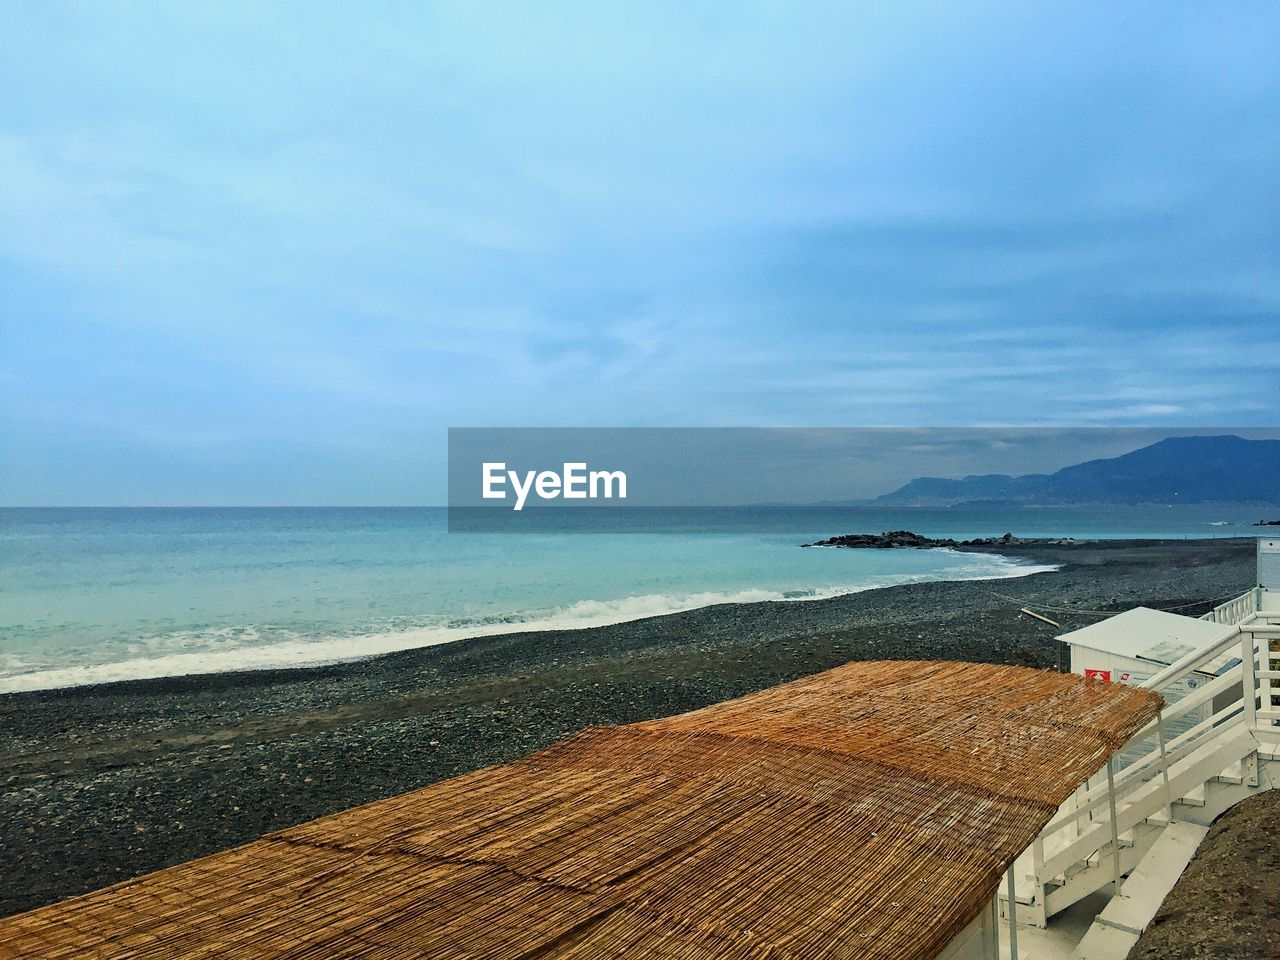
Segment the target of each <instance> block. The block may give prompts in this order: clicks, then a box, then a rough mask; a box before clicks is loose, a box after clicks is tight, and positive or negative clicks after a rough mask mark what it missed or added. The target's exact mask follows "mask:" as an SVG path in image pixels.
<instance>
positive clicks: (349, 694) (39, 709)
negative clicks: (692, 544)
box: [0, 540, 1254, 914]
mask: <svg viewBox="0 0 1280 960" xmlns="http://www.w3.org/2000/svg"><path fill="white" fill-rule="evenodd" d="M992 552H994V551H992ZM998 552H1000V553H1003V554H1013V555H1018V556H1022V557H1025V558H1027V559H1029V560H1035V561H1039V562H1051V563H1058V564H1062V569H1061V570H1059V571H1057V572H1054V573H1043V574H1035V575H1033V576H1030V577H1024V578H1021V579H1013V580H1000V581H971V582H953V583H935V584H912V585H907V586H901V587H890V588H887V589H882V590H874V591H868V592H865V593H857V594H850V595H847V596H843V597H836V598H833V599H829V600H819V601H812V602H805V603H756V604H724V605H720V606H714V607H706V608H703V609H701V610H694V611H690V612H688V613H680V614H673V615H670V616H664V617H655V618H650V619H646V620H638V621H633V622H631V623H625V624H617V625H614V626H611V627H602V628H597V629H589V630H577V631H558V632H546V633H521V634H511V635H506V636H500V637H487V638H481V639H476V640H469V641H461V642H458V643H452V644H448V645H445V646H438V647H429V648H424V649H421V650H413V651H406V652H403V653H397V654H391V655H388V656H384V657H379V658H375V659H371V660H366V661H362V662H357V663H349V664H343V665H338V666H330V667H320V668H314V669H308V670H291V671H271V672H258V673H242V674H221V675H213V676H202V677H187V678H177V679H168V680H145V681H135V682H130V683H119V684H110V685H103V686H99V687H84V688H76V689H71V690H63V691H49V692H37V693H26V694H11V695H8V696H4V697H0V771H3V772H2V773H0V790H2V791H3V793H2V794H0V863H2V864H4V869H3V871H2V872H0V914H8V913H13V912H17V911H21V910H26V909H30V908H32V907H35V906H39V905H41V904H44V903H49V902H51V901H55V900H59V899H62V898H64V897H69V896H72V895H74V894H78V893H83V892H85V891H88V890H92V889H95V888H97V887H101V886H104V885H106V884H108V883H112V882H115V881H118V880H123V879H126V878H129V877H133V876H136V875H139V874H142V873H147V872H150V871H152V870H156V869H158V868H160V867H164V866H168V865H170V864H173V863H178V862H181V861H184V860H189V859H191V858H193V857H197V856H200V855H203V854H207V853H212V852H214V851H217V850H222V849H225V848H227V847H231V846H235V845H237V844H240V843H244V842H246V841H249V840H252V839H254V838H256V837H258V836H260V835H262V834H264V833H266V832H269V831H272V830H277V829H280V828H283V827H285V826H289V825H292V824H295V823H299V822H301V821H304V820H308V819H311V818H314V817H318V816H322V815H324V814H327V813H332V812H334V811H337V810H341V809H345V808H347V807H351V806H354V805H356V804H360V803H365V802H368V801H371V800H376V799H380V798H383V797H387V796H391V795H394V794H397V793H401V792H403V791H405V790H410V789H413V788H415V787H420V786H424V785H426V784H430V783H434V782H436V781H438V780H442V779H445V778H447V777H452V776H456V775H458V774H461V773H465V772H468V771H471V770H474V769H477V768H479V767H483V766H487V765H490V764H495V763H503V762H506V761H509V760H513V759H516V758H517V757H520V756H523V755H525V754H528V753H530V752H532V751H534V750H538V749H540V748H542V747H546V746H548V745H550V744H552V743H555V742H556V741H559V740H562V739H564V738H565V737H567V736H569V735H571V734H573V733H575V732H577V731H578V730H581V729H583V728H584V727H590V726H599V725H605V724H615V723H628V722H632V721H637V720H645V719H650V718H653V717H658V716H664V715H668V714H672V713H679V712H681V711H685V710H692V709H695V708H697V707H702V706H705V705H707V704H709V703H714V702H717V701H720V700H725V699H729V698H731V697H735V696H739V695H741V694H744V693H748V692H750V691H753V690H758V689H760V688H763V687H767V686H771V685H774V684H777V683H781V682H783V681H786V680H791V679H794V678H796V677H799V676H802V675H804V674H808V673H813V672H816V671H819V670H824V669H827V668H829V667H832V666H836V665H838V664H841V663H845V662H847V661H849V660H860V659H874V658H883V657H888V658H921V659H930V658H931V659H956V660H972V661H984V662H998V663H1014V664H1022V665H1028V666H1039V667H1055V666H1056V665H1057V663H1058V646H1059V644H1057V642H1056V641H1055V640H1054V636H1055V635H1056V634H1057V633H1058V632H1059V631H1058V630H1055V629H1054V628H1053V627H1050V626H1048V625H1046V624H1044V623H1041V622H1039V621H1036V620H1033V619H1031V618H1029V617H1026V616H1022V615H1020V614H1019V613H1018V612H1017V611H1018V608H1019V607H1021V606H1024V605H1025V606H1030V607H1032V608H1039V609H1041V610H1044V609H1046V608H1049V607H1053V608H1066V609H1067V610H1072V611H1097V610H1123V609H1127V608H1129V607H1132V606H1135V605H1137V604H1145V605H1147V606H1155V607H1162V608H1166V609H1168V608H1180V612H1184V613H1190V614H1198V613H1200V612H1202V611H1203V610H1205V609H1208V606H1210V605H1211V604H1208V603H1207V602H1206V601H1209V600H1211V599H1213V598H1220V597H1225V596H1227V595H1231V596H1234V595H1235V594H1238V593H1240V592H1241V591H1243V590H1244V589H1246V588H1247V587H1249V586H1250V585H1251V584H1252V582H1253V575H1254V572H1253V541H1252V540H1234V541H1232V540H1213V541H1124V542H1111V543H1106V542H1103V543H1092V544H1089V543H1081V544H1077V545H1072V546H1052V547H1048V546H1036V547H1028V546H1021V547H1014V548H1001V549H1000V550H999V551H998ZM997 594H1001V595H1004V596H999V595H997ZM1009 597H1012V598H1016V599H1008V598H1009ZM1188 604H1190V605H1191V606H1186V605H1188ZM1048 615H1049V616H1050V617H1052V618H1053V619H1055V620H1058V621H1060V622H1061V623H1062V626H1063V629H1064V630H1065V629H1071V628H1074V627H1078V626H1083V625H1085V624H1087V623H1092V622H1095V621H1096V620H1097V619H1098V616H1097V615H1095V614H1089V613H1084V612H1067V613H1060V612H1050V613H1049V614H1048Z"/></svg>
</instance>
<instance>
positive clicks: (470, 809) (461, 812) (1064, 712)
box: [0, 661, 1161, 960]
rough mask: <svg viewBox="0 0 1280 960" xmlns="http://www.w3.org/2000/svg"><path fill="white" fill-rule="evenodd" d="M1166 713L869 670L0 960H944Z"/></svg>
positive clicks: (417, 798)
mask: <svg viewBox="0 0 1280 960" xmlns="http://www.w3.org/2000/svg"><path fill="white" fill-rule="evenodd" d="M1160 702H1161V701H1160V698H1159V697H1158V696H1157V695H1156V694H1153V693H1149V692H1147V691H1144V690H1140V689H1136V688H1132V687H1125V686H1122V685H1119V684H1109V683H1103V682H1099V681H1096V680H1091V679H1088V678H1085V677H1081V676H1077V675H1071V674H1058V673H1052V672H1048V671H1041V670H1029V669H1024V668H1020V667H1006V666H991V665H984V664H964V663H947V662H924V663H922V662H918V661H872V662H858V663H851V664H848V665H846V666H843V667H839V668H837V669H835V670H829V671H827V672H825V673H820V674H816V675H814V676H810V677H806V678H804V679H802V680H798V681H796V682H794V683H788V684H785V685H783V686H779V687H774V688H772V689H769V690H764V691H761V692H759V693H754V694H751V695H749V696H745V697H742V698H740V699H737V700H731V701H729V702H727V703H721V704H717V705H715V706H711V707H707V708H705V709H702V710H697V711H694V712H692V713H686V714H681V715H679V716H675V717H669V718H667V719H663V720H654V721H649V722H645V723H637V724H631V725H628V726H622V727H608V728H602V729H593V730H587V731H585V732H583V733H581V734H579V735H577V736H575V737H573V738H571V739H569V740H567V741H565V742H563V743H561V744H559V745H557V746H555V747H552V748H551V749H548V750H545V751H543V752H541V753H537V754H533V755H532V756H529V757H527V758H525V759H523V760H520V761H518V762H515V763H510V764H507V765H505V766H499V767H491V768H488V769H485V770H480V771H478V772H476V773H472V774H469V775H467V776H463V777H458V778H456V779H453V780H448V781H445V782H442V783H438V784H435V785H433V786H430V787H427V788H425V789H422V790H417V791H415V792H412V793H407V794H404V795H401V796H398V797H393V798H391V799H388V800H381V801H378V802H376V803H371V804H368V805H366V806H363V807H357V808H355V809H353V810H348V811H345V812H343V813H339V814H335V815H333V816H329V817H325V818H323V819H320V820H314V821H312V822H310V823H304V824H302V825H300V826H297V827H292V828H290V829H287V830H283V831H280V832H279V833H275V834H271V835H268V836H266V837H264V838H262V839H260V840H257V841H255V842H253V843H250V844H248V845H246V846H243V847H239V848H237V849H234V850H230V851H227V852H225V853H220V854H216V855H213V856H209V857H205V858H203V859H201V860H196V861H193V862H191V863H186V864H182V865H180V866H175V867H171V868H169V869H166V870H161V871H159V872H157V873H153V874H150V875H147V876H144V877H140V878H138V879H136V880H132V881H128V882H125V883H120V884H117V885H115V886H112V887H108V888H106V889H104V890H100V891H97V892H95V893H91V894H87V895H85V896H82V897H77V898H74V899H71V900H68V901H65V902H63V903H58V904H53V905H51V906H47V907H43V908H40V909H38V910H34V911H31V912H29V913H25V914H20V915H18V916H15V917H10V918H8V919H6V920H3V921H0V957H5V958H9V957H22V958H28V957H39V958H43V960H53V958H62V957H66V958H73V957H74V958H78V960H82V958H90V957H112V958H125V957H137V958H157V960H158V958H164V960H172V958H196V957H207V958H214V957H217V958H227V957H245V958H263V960H266V958H292V960H342V958H357V957H358V958H379V960H405V958H440V960H464V958H465V960H518V958H528V960H533V958H538V960H545V958H566V960H569V958H572V960H614V958H619V957H655V958H671V960H713V958H728V960H766V958H767V960H817V958H843V957H865V958H886V960H890V958H891V960H907V958H929V957H933V956H935V955H936V954H937V953H938V952H939V951H940V950H942V949H943V948H944V947H945V946H946V945H947V943H948V942H949V941H950V940H951V939H952V938H953V937H954V936H955V935H956V934H957V933H958V932H959V931H961V930H962V929H963V928H964V927H966V926H967V925H968V924H969V923H970V922H971V921H972V920H973V919H974V918H975V917H977V916H978V914H979V913H980V912H981V911H982V910H983V909H984V908H985V907H986V906H987V904H988V903H989V901H990V900H991V897H992V896H993V894H994V893H995V891H996V888H997V886H998V884H999V883H1000V882H1001V879H1002V876H1003V874H1004V872H1005V870H1006V869H1007V867H1008V866H1009V864H1010V863H1011V862H1012V861H1013V860H1014V858H1015V857H1016V856H1017V855H1018V854H1019V853H1020V852H1021V851H1022V850H1023V849H1025V848H1026V847H1027V845H1028V844H1030V843H1031V841H1032V839H1033V838H1034V837H1035V836H1036V834H1037V833H1038V832H1039V830H1040V828H1041V827H1042V826H1043V825H1044V824H1045V823H1047V822H1048V820H1049V819H1050V817H1051V816H1052V815H1053V813H1054V812H1055V810H1056V809H1057V807H1058V805H1059V804H1060V803H1061V802H1062V801H1063V800H1064V799H1065V798H1066V797H1067V796H1068V795H1069V794H1070V793H1071V792H1072V790H1074V789H1075V788H1076V787H1077V786H1079V784H1080V783H1082V782H1083V781H1084V780H1085V779H1086V778H1087V777H1088V776H1090V775H1091V774H1092V773H1094V772H1096V771H1097V770H1098V769H1099V768H1100V767H1101V766H1102V765H1103V764H1105V762H1106V759H1107V757H1108V756H1109V755H1111V754H1112V753H1114V752H1115V751H1116V750H1117V748H1119V746H1120V745H1121V744H1122V743H1124V741H1126V740H1127V739H1128V738H1129V737H1130V736H1131V735H1132V734H1134V733H1135V732H1137V730H1138V729H1140V728H1141V727H1142V726H1144V725H1145V724H1146V723H1147V722H1148V721H1150V720H1151V719H1152V718H1153V717H1154V716H1155V715H1156V712H1157V710H1158V709H1159V707H1160Z"/></svg>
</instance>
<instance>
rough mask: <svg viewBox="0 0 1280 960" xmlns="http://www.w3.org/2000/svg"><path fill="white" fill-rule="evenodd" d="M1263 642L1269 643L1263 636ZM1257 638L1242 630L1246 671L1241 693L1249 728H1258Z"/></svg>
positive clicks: (1242, 656)
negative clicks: (1255, 648) (1255, 645)
mask: <svg viewBox="0 0 1280 960" xmlns="http://www.w3.org/2000/svg"><path fill="white" fill-rule="evenodd" d="M1262 642H1263V643H1267V642H1268V641H1267V639H1266V638H1265V637H1264V638H1263V641H1262ZM1254 643H1255V638H1254V636H1253V634H1252V633H1250V632H1249V631H1247V630H1242V631H1241V632H1240V666H1241V668H1242V669H1243V673H1244V684H1243V687H1242V689H1241V691H1240V692H1241V694H1242V695H1243V696H1244V717H1245V722H1246V723H1247V724H1248V725H1249V729H1251V730H1254V729H1257V726H1258V703H1257V701H1258V687H1257V684H1258V681H1257V677H1256V676H1255V670H1254V665H1253V661H1254V657H1255V656H1256V653H1255V651H1254Z"/></svg>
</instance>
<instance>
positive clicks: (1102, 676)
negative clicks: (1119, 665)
mask: <svg viewBox="0 0 1280 960" xmlns="http://www.w3.org/2000/svg"><path fill="white" fill-rule="evenodd" d="M1084 675H1085V676H1086V677H1093V679H1095V680H1106V681H1107V682H1108V683H1110V682H1111V671H1110V670H1090V669H1089V668H1088V667H1085V670H1084Z"/></svg>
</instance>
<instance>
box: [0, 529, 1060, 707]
mask: <svg viewBox="0 0 1280 960" xmlns="http://www.w3.org/2000/svg"><path fill="white" fill-rule="evenodd" d="M801 546H804V547H808V546H811V544H802V545H801ZM929 549H932V550H937V551H939V552H943V553H948V554H953V555H954V554H960V553H983V554H985V555H986V556H987V557H988V558H989V560H990V563H991V566H990V567H989V568H987V569H986V570H984V571H983V572H981V573H975V574H974V575H972V576H966V577H948V576H947V572H945V571H944V572H941V573H939V574H937V575H933V574H930V575H927V576H923V577H913V576H910V575H906V574H903V575H894V574H883V575H879V576H876V577H875V578H873V579H872V580H870V581H869V582H866V583H861V584H853V585H849V584H846V585H843V586H834V587H815V588H811V589H807V590H796V591H781V590H773V589H769V588H764V587H743V588H741V589H737V590H729V591H724V592H704V593H689V594H665V595H663V594H650V595H642V596H630V597H623V598H621V599H619V600H604V601H596V600H581V601H578V602H576V603H573V604H571V605H570V606H568V607H564V608H556V609H555V610H554V611H547V612H545V613H543V612H542V611H539V612H537V613H533V614H529V619H520V618H519V616H514V617H513V618H511V619H507V618H505V617H503V618H497V619H493V620H492V621H489V622H481V621H476V622H472V623H469V624H465V625H464V624H459V625H455V626H448V627H444V626H437V627H410V628H406V629H403V630H394V631H392V630H388V631H381V632H370V633H363V634H355V635H346V636H337V637H331V638H327V639H302V638H299V639H297V640H291V641H283V642H274V643H270V644H264V645H259V646H249V647H239V648H234V649H230V650H205V651H199V652H183V653H169V654H163V655H156V656H151V657H138V658H134V659H130V660H120V661H109V662H106V663H93V664H81V665H76V666H68V667H58V668H44V669H38V670H33V671H31V672H29V673H18V674H10V675H8V676H0V696H4V695H7V694H11V693H31V692H37V691H42V690H50V691H51V690H65V689H69V688H72V687H97V686H106V685H110V684H113V683H128V682H132V681H135V680H163V679H168V678H177V677H189V676H208V675H217V674H224V673H227V674H232V673H234V674H239V673H248V672H256V671H272V670H290V669H297V668H302V669H311V668H315V667H325V666H333V665H337V664H343V663H357V662H361V661H365V660H369V659H373V658H377V657H381V656H386V655H388V654H394V653H401V652H405V651H409V650H417V649H422V648H425V647H431V646H439V645H442V644H450V643H459V642H462V641H466V640H475V639H479V638H483V637H493V636H506V635H508V634H516V633H545V632H559V631H571V630H586V629H593V628H599V627H611V626H616V625H619V624H623V623H630V622H633V621H637V620H648V619H652V618H654V617H663V616H670V615H672V614H676V613H687V612H690V611H693V610H698V609H702V608H704V607H712V606H723V605H727V604H749V603H808V602H813V601H817V600H827V599H830V598H832V597H837V596H848V595H850V594H854V593H863V592H865V591H867V590H876V589H882V588H884V587H888V586H901V585H908V584H912V583H934V582H944V581H945V582H953V583H955V582H964V581H967V580H997V579H1017V578H1019V577H1025V576H1030V575H1031V574H1034V573H1039V572H1047V571H1050V570H1052V569H1054V565H1052V564H1040V563H1036V562H1034V561H1027V560H1023V559H1021V558H1018V557H1012V556H1006V555H1004V554H1003V553H1001V552H996V551H986V550H983V551H978V550H971V549H968V548H959V549H957V548H956V547H955V546H954V545H952V544H947V545H940V546H937V547H930V548H929ZM899 576H900V577H901V579H899ZM894 580H897V581H898V582H896V583H895V582H892V581H894ZM883 581H891V582H887V583H886V582H883ZM538 614H542V615H538Z"/></svg>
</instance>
